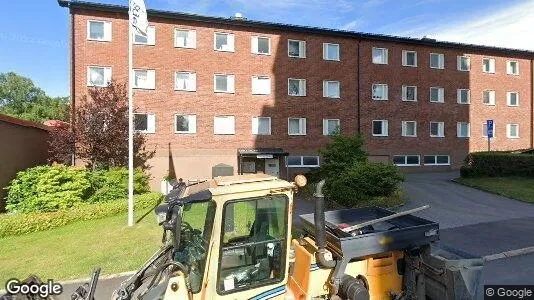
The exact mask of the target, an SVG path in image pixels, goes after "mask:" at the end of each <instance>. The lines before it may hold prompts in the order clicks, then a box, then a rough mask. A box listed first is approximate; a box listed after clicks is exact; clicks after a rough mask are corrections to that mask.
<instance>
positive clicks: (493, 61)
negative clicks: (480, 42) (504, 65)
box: [482, 57, 495, 74]
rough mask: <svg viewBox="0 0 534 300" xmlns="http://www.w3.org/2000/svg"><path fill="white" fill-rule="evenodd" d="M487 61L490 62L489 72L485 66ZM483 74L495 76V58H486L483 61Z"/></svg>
mask: <svg viewBox="0 0 534 300" xmlns="http://www.w3.org/2000/svg"><path fill="white" fill-rule="evenodd" d="M485 61H489V63H490V64H489V70H487V71H486V68H485V65H484V62H485ZM482 72H483V73H486V74H495V58H491V57H484V58H483V59H482Z"/></svg>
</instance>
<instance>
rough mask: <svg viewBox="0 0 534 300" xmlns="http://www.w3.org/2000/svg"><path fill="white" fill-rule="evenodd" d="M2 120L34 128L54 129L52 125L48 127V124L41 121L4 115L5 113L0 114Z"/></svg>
mask: <svg viewBox="0 0 534 300" xmlns="http://www.w3.org/2000/svg"><path fill="white" fill-rule="evenodd" d="M0 121H1V122H6V123H10V124H14V125H18V126H24V127H33V128H37V129H42V130H46V131H50V130H52V129H53V128H52V127H48V126H46V125H43V124H41V123H37V122H33V121H28V120H23V119H19V118H15V117H12V116H8V115H4V114H0Z"/></svg>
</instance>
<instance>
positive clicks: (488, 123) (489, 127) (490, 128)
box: [486, 120, 493, 138]
mask: <svg viewBox="0 0 534 300" xmlns="http://www.w3.org/2000/svg"><path fill="white" fill-rule="evenodd" d="M486 127H487V131H488V138H492V137H493V120H487V121H486Z"/></svg>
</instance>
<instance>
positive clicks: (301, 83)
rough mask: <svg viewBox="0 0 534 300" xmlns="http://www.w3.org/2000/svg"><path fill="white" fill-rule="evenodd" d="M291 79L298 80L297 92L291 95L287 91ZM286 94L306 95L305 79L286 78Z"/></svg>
mask: <svg viewBox="0 0 534 300" xmlns="http://www.w3.org/2000/svg"><path fill="white" fill-rule="evenodd" d="M291 80H298V82H299V94H298V95H292V94H291V93H290V91H289V82H290V81H291ZM287 95H288V96H291V97H306V79H302V78H288V79H287Z"/></svg>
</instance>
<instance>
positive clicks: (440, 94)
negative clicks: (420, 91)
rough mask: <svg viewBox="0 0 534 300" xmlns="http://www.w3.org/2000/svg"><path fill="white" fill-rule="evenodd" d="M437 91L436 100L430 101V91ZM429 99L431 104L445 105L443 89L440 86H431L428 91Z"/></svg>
mask: <svg viewBox="0 0 534 300" xmlns="http://www.w3.org/2000/svg"><path fill="white" fill-rule="evenodd" d="M433 89H437V90H438V100H437V101H432V90H433ZM429 93H430V94H429V97H430V102H431V103H445V88H443V87H441V86H431V87H430V89H429Z"/></svg>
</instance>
